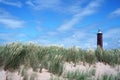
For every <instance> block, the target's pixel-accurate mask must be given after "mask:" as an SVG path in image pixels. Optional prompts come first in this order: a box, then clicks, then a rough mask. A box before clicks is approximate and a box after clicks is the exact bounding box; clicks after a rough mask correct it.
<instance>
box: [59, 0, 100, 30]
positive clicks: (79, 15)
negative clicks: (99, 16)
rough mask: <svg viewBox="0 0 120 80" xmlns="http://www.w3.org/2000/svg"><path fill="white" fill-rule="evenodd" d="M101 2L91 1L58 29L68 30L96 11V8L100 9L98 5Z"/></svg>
mask: <svg viewBox="0 0 120 80" xmlns="http://www.w3.org/2000/svg"><path fill="white" fill-rule="evenodd" d="M100 4H101V1H100V0H95V1H92V2H90V3H89V4H88V5H87V6H86V7H85V8H83V9H82V11H80V12H79V13H77V14H75V15H74V16H73V18H72V19H71V20H69V21H68V22H67V23H64V24H62V25H61V26H60V27H59V28H58V30H59V31H66V30H69V29H71V28H72V27H73V26H74V25H75V24H77V23H78V22H79V21H80V20H81V19H83V18H84V17H86V16H89V15H91V14H93V13H95V12H96V10H97V9H98V7H99V6H100Z"/></svg>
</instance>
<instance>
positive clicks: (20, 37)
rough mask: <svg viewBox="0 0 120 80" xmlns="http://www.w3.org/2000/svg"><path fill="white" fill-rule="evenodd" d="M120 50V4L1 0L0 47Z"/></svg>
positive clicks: (118, 0) (118, 1)
mask: <svg viewBox="0 0 120 80" xmlns="http://www.w3.org/2000/svg"><path fill="white" fill-rule="evenodd" d="M99 28H100V29H101V31H102V33H103V45H104V48H105V49H115V48H120V0H0V44H4V43H9V42H35V43H37V44H40V45H57V46H64V47H72V46H77V47H80V48H83V49H89V48H96V44H97V43H96V42H97V41H96V40H97V39H96V37H97V36H96V34H97V32H98V29H99Z"/></svg>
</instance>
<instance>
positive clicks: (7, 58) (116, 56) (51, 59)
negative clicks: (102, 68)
mask: <svg viewBox="0 0 120 80" xmlns="http://www.w3.org/2000/svg"><path fill="white" fill-rule="evenodd" d="M0 62H1V63H0V66H4V69H5V70H9V69H11V68H12V69H15V70H16V69H19V67H20V65H24V66H31V67H32V68H33V69H37V68H40V70H42V68H45V69H47V70H48V71H49V72H50V73H53V74H55V75H57V76H60V75H62V72H63V70H64V63H65V62H68V63H70V62H72V63H74V65H76V64H77V63H78V62H83V63H88V64H90V65H92V64H95V63H97V62H103V63H105V64H109V65H120V49H114V50H103V49H101V48H97V49H96V50H95V51H92V52H91V51H87V50H82V49H80V48H75V47H71V48H68V49H67V48H63V47H57V46H49V47H48V46H47V47H46V46H40V45H37V44H33V43H27V44H23V43H11V44H6V45H4V46H0ZM40 72H41V71H40ZM67 77H68V80H73V79H74V78H75V77H76V78H77V79H75V80H87V77H89V75H88V73H79V72H77V71H76V72H70V73H68V74H67ZM103 78H104V79H103V80H105V79H106V78H107V79H108V80H111V79H113V78H111V77H110V78H108V76H103Z"/></svg>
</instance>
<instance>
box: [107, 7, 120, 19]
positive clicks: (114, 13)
mask: <svg viewBox="0 0 120 80" xmlns="http://www.w3.org/2000/svg"><path fill="white" fill-rule="evenodd" d="M109 16H110V17H117V16H120V8H118V9H116V10H114V11H113V12H111V13H110V15H109Z"/></svg>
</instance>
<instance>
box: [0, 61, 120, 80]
mask: <svg viewBox="0 0 120 80" xmlns="http://www.w3.org/2000/svg"><path fill="white" fill-rule="evenodd" d="M92 68H94V69H95V70H96V73H95V76H94V77H96V78H97V77H100V76H102V75H104V74H108V75H117V73H118V72H120V65H119V66H116V67H111V66H110V65H105V64H103V63H96V64H94V65H91V66H89V65H88V64H86V65H83V64H78V65H76V66H75V67H74V65H73V64H72V63H65V68H64V72H63V74H62V75H64V73H65V72H67V71H75V70H79V71H87V70H89V69H92ZM25 75H26V76H27V77H29V78H28V79H27V80H30V77H31V80H49V79H50V77H51V73H49V72H48V71H47V70H46V69H43V70H42V73H39V72H34V71H33V70H32V69H28V70H27V71H26V73H25ZM6 76H7V77H8V80H22V77H21V76H20V75H18V72H12V73H11V72H6V71H4V70H3V69H0V80H6Z"/></svg>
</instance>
